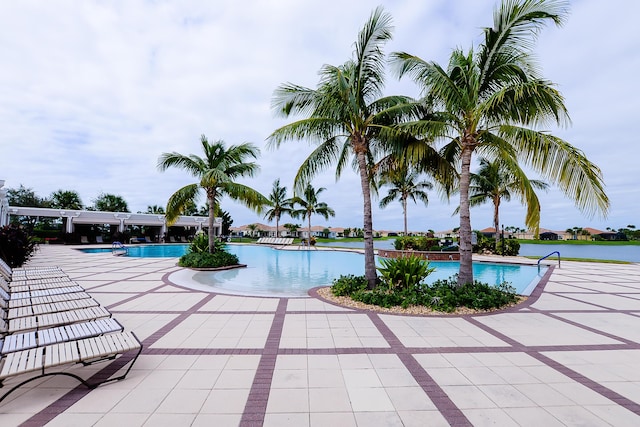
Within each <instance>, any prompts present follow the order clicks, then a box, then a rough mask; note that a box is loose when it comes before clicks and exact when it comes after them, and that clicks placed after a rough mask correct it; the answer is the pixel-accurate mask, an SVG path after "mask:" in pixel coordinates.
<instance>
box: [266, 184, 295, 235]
mask: <svg viewBox="0 0 640 427" xmlns="http://www.w3.org/2000/svg"><path fill="white" fill-rule="evenodd" d="M268 199H269V201H268V202H267V205H268V206H270V208H269V209H267V211H266V212H265V215H264V217H265V218H266V219H267V220H269V221H273V220H274V219H275V220H276V237H280V232H279V230H278V224H279V222H280V218H281V217H282V214H288V213H290V212H291V199H289V198H287V187H281V186H280V178H278V179H276V180H275V181H274V182H273V188H272V189H271V193H270V194H269V197H268Z"/></svg>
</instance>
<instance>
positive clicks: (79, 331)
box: [0, 317, 124, 354]
mask: <svg viewBox="0 0 640 427" xmlns="http://www.w3.org/2000/svg"><path fill="white" fill-rule="evenodd" d="M123 330H124V326H122V325H121V324H120V323H119V322H118V321H117V320H115V319H114V318H112V317H108V318H105V319H98V320H91V321H88V322H81V323H74V324H72V325H64V326H57V327H55V328H48V329H43V330H41V331H29V332H22V333H17V334H12V335H6V336H5V337H4V338H3V339H2V340H0V353H4V354H6V353H13V352H14V351H20V350H27V349H30V348H34V347H42V346H45V345H50V344H56V343H61V342H67V341H74V340H79V339H82V338H89V337H96V336H100V335H104V334H108V333H110V332H118V331H123ZM2 341H4V343H3V342H2Z"/></svg>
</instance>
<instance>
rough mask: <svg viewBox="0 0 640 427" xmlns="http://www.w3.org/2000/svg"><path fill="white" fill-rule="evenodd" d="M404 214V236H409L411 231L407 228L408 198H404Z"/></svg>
mask: <svg viewBox="0 0 640 427" xmlns="http://www.w3.org/2000/svg"><path fill="white" fill-rule="evenodd" d="M402 214H403V215H404V235H405V236H408V235H409V234H408V233H409V231H408V227H407V197H406V196H402Z"/></svg>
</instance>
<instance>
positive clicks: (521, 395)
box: [0, 245, 640, 427]
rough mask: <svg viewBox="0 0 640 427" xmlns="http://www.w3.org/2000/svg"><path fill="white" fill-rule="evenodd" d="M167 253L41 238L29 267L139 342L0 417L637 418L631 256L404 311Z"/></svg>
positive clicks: (522, 421) (636, 292)
mask: <svg viewBox="0 0 640 427" xmlns="http://www.w3.org/2000/svg"><path fill="white" fill-rule="evenodd" d="M175 262H176V260H175V259H166V258H155V259H154V258H146V259H143V258H124V257H113V256H111V254H81V253H79V252H78V251H76V250H74V249H73V248H71V247H65V246H53V245H52V246H43V247H41V250H40V251H39V252H38V254H37V256H36V257H35V258H34V259H33V260H32V262H31V265H36V264H48V265H58V266H60V267H61V268H62V269H63V270H64V271H65V272H67V273H68V274H69V275H70V276H71V277H72V278H73V279H74V280H75V281H77V282H78V283H79V284H80V285H82V286H83V287H84V288H86V289H87V290H88V291H89V292H90V293H91V294H92V296H93V297H94V298H96V299H97V300H98V301H100V303H101V304H102V305H104V306H105V307H107V308H108V309H109V310H110V311H111V312H112V313H113V315H114V317H115V318H116V319H117V320H118V321H120V322H121V323H122V324H123V325H124V326H125V327H126V329H128V330H132V331H134V332H135V333H136V334H137V335H138V337H139V338H140V339H141V340H142V341H143V343H144V345H145V349H144V351H143V354H142V355H141V356H140V359H139V360H138V361H137V363H136V365H135V366H134V368H133V370H132V371H131V373H130V374H129V376H128V377H127V379H125V380H124V381H120V382H117V383H111V384H108V385H105V386H102V387H99V388H97V389H95V390H88V389H86V388H84V387H83V386H79V385H78V383H77V382H74V381H73V380H70V379H68V378H65V377H49V378H45V379H42V380H40V381H38V382H33V383H30V384H28V385H26V386H24V387H22V388H21V389H19V391H17V392H15V393H14V394H12V395H11V396H10V397H9V398H8V399H7V400H5V401H4V402H3V403H2V404H0V425H2V426H15V425H24V426H40V425H45V424H46V425H48V426H65V427H68V426H109V427H111V426H114V425H118V426H127V427H128V426H143V425H144V426H164V425H167V426H213V425H215V426H237V425H241V426H261V425H264V426H278V427H281V426H296V427H304V426H314V427H315V426H331V427H338V426H367V427H375V426H385V427H386V426H427V425H428V426H446V425H453V426H468V425H474V426H484V425H497V426H536V427H538V426H544V427H553V426H576V425H585V426H638V425H640V265H616V264H590V263H574V262H563V263H562V268H560V269H558V268H556V269H555V270H554V271H553V273H552V274H551V277H550V279H549V281H548V282H547V283H546V284H542V285H541V286H540V287H539V289H538V291H539V292H538V293H537V294H536V295H535V296H533V297H532V298H531V299H530V300H531V301H533V303H532V304H530V305H528V306H525V307H520V308H517V309H515V310H510V311H506V312H501V313H497V314H489V315H481V316H462V317H455V316H447V317H444V316H443V317H410V316H394V315H382V314H375V313H368V312H359V311H355V310H348V309H343V308H340V307H336V306H333V305H331V304H327V303H325V302H323V301H321V300H319V299H317V298H312V297H308V298H257V297H238V296H229V295H222V294H212V293H206V292H201V291H195V290H190V289H185V288H181V287H177V286H175V285H173V284H172V283H171V282H170V275H171V273H172V272H174V271H177V270H179V268H178V267H176V266H175ZM542 286H544V290H543V291H542ZM540 291H541V292H540ZM534 300H535V301H534ZM102 368H104V365H98V366H97V367H89V368H86V367H80V368H72V369H76V370H77V371H78V372H79V373H81V375H84V376H86V374H87V372H91V371H88V369H94V370H95V372H96V373H97V372H99V370H100V369H102Z"/></svg>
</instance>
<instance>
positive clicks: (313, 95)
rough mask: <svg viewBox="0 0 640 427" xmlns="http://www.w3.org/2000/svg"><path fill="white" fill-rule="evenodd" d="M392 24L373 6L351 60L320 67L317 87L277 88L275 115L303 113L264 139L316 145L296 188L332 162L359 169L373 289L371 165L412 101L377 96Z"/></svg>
mask: <svg viewBox="0 0 640 427" xmlns="http://www.w3.org/2000/svg"><path fill="white" fill-rule="evenodd" d="M390 24H391V17H390V16H389V15H388V14H387V13H385V12H384V11H383V10H382V8H377V9H375V11H374V12H373V13H372V14H371V16H370V18H369V20H368V21H367V23H366V24H365V26H364V28H363V29H362V30H361V31H360V33H359V35H358V39H357V41H356V42H355V49H354V57H353V59H351V60H349V61H348V62H346V63H345V64H343V65H340V66H333V65H325V66H323V67H322V68H321V69H320V82H319V84H318V87H317V89H315V90H314V89H309V88H306V87H302V86H298V85H295V84H290V83H288V84H283V85H281V86H280V87H279V88H278V89H276V91H275V94H274V98H273V108H274V110H275V111H276V112H277V113H279V114H281V115H282V116H284V117H290V116H292V115H297V114H300V115H303V116H306V117H305V118H303V119H301V120H298V121H295V122H293V123H290V124H288V125H285V126H283V127H281V128H279V129H277V130H276V131H274V132H273V133H272V134H271V135H270V136H269V138H268V142H269V144H270V146H275V147H278V146H280V144H281V143H283V142H285V141H289V140H293V141H300V140H309V141H312V142H314V143H317V147H316V148H315V150H314V151H313V152H312V153H311V154H310V155H309V156H308V157H307V159H306V160H304V162H303V163H302V165H301V166H300V168H299V169H298V172H297V175H296V177H295V181H294V186H295V190H297V191H300V190H302V189H303V188H304V186H305V185H306V184H307V183H309V182H310V181H311V178H312V177H313V176H315V175H316V174H317V173H319V172H321V171H323V170H325V169H327V168H329V167H330V166H332V165H334V164H336V165H337V167H336V178H339V177H340V175H341V173H342V172H343V170H344V168H345V166H347V165H349V164H351V165H352V166H353V167H354V169H355V170H356V171H357V172H358V174H359V177H360V186H361V192H362V196H363V222H364V252H365V276H366V278H367V280H368V282H369V285H370V286H371V287H373V286H374V285H375V283H376V278H377V276H376V266H375V260H374V251H373V219H372V214H371V183H372V182H373V169H372V165H373V163H374V161H375V158H376V157H377V156H378V155H380V156H382V154H380V152H381V151H383V150H384V149H385V148H386V146H387V145H388V144H390V143H391V142H393V139H394V138H396V137H397V135H398V130H397V129H396V128H395V127H394V126H393V125H394V124H396V123H397V122H398V121H399V120H400V118H401V117H402V116H403V115H404V114H405V109H406V108H409V107H408V106H409V105H410V104H409V101H410V98H407V97H399V96H390V97H382V98H381V97H380V96H381V94H382V89H383V87H384V68H385V65H386V61H385V57H384V54H383V51H382V48H383V46H384V44H385V43H386V42H387V41H388V40H390V39H391V25H390ZM351 156H353V157H351ZM350 158H351V159H352V161H351V162H350V161H349V159H350Z"/></svg>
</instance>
